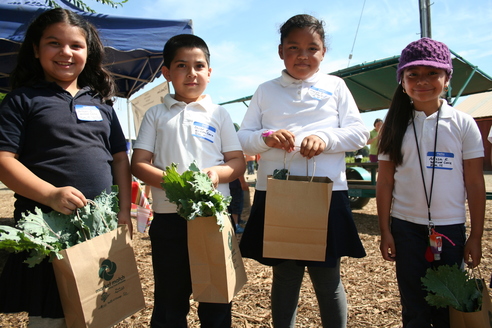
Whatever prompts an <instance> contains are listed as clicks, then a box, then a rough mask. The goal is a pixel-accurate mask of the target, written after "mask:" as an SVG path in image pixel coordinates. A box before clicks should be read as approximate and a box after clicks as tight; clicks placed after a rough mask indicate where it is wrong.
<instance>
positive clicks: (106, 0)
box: [45, 0, 128, 14]
mask: <svg viewBox="0 0 492 328" xmlns="http://www.w3.org/2000/svg"><path fill="white" fill-rule="evenodd" d="M45 1H46V4H47V5H48V6H49V7H53V8H57V7H59V6H58V4H57V3H56V2H55V1H54V0H45ZM96 1H97V2H100V3H102V4H103V5H108V6H111V7H113V8H118V6H123V4H124V3H125V2H128V0H122V1H121V2H118V1H113V0H96ZM68 2H70V3H71V4H73V5H74V6H76V7H77V8H79V9H80V10H83V11H86V12H90V13H93V14H95V13H96V12H95V11H94V10H93V9H92V8H90V7H89V6H88V5H86V4H85V2H84V1H81V0H68Z"/></svg>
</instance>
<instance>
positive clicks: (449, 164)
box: [426, 151, 454, 170]
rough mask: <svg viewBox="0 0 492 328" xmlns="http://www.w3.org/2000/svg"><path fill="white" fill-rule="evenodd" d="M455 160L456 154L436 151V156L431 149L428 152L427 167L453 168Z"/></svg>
mask: <svg viewBox="0 0 492 328" xmlns="http://www.w3.org/2000/svg"><path fill="white" fill-rule="evenodd" d="M453 162H454V154H453V153H445V152H436V155H435V156H434V152H433V151H430V152H428V153H427V165H426V166H427V168H428V169H431V168H432V167H434V168H436V169H440V170H452V169H453Z"/></svg>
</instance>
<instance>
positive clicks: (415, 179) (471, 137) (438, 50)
mask: <svg viewBox="0 0 492 328" xmlns="http://www.w3.org/2000/svg"><path fill="white" fill-rule="evenodd" d="M452 72H453V66H452V60H451V53H450V51H449V49H448V47H447V46H446V45H445V44H444V43H442V42H438V41H436V40H432V39H430V38H421V39H420V40H417V41H414V42H412V43H410V44H409V45H408V46H407V47H406V48H405V49H403V51H402V53H401V56H400V61H399V64H398V69H397V79H398V82H399V85H398V87H397V89H396V91H395V94H394V96H393V100H392V103H391V106H390V108H389V111H388V114H387V116H386V118H385V122H384V124H383V127H382V131H381V135H380V141H379V156H378V158H379V173H378V180H377V190H376V200H377V208H378V216H379V226H380V230H381V245H380V250H381V254H382V256H383V258H384V259H385V260H388V261H395V262H396V275H397V280H398V286H399V290H400V296H401V303H402V320H403V327H405V328H413V327H418V328H428V327H449V314H448V310H447V308H439V309H437V308H435V307H431V306H429V305H428V304H427V301H426V300H425V296H426V295H427V291H425V290H424V289H423V287H422V282H421V278H422V277H423V276H425V274H426V270H427V269H428V268H436V267H438V266H441V265H454V264H457V265H458V266H460V267H462V268H463V267H464V265H467V266H468V267H476V266H477V265H478V264H479V263H480V259H481V257H482V247H481V239H482V234H483V223H484V215H485V183H484V178H483V172H482V165H483V164H482V163H483V156H484V150H483V144H482V138H481V135H480V131H479V129H478V127H477V124H476V123H475V121H474V120H473V118H472V117H471V116H469V115H467V114H464V113H463V112H460V111H457V110H455V109H454V108H452V107H451V106H450V105H449V104H448V103H447V101H446V100H445V99H443V98H442V96H443V95H444V94H445V93H447V92H448V91H449V88H450V79H451V75H452ZM466 200H468V208H469V212H470V232H469V235H468V236H466V233H465V232H466V229H465V221H466V207H465V203H466Z"/></svg>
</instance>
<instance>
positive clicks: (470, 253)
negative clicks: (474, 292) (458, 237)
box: [464, 237, 482, 268]
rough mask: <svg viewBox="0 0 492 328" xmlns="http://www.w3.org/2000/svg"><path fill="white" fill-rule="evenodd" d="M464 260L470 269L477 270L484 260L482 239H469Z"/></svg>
mask: <svg viewBox="0 0 492 328" xmlns="http://www.w3.org/2000/svg"><path fill="white" fill-rule="evenodd" d="M464 260H465V263H466V265H467V266H468V267H469V268H475V267H476V266H477V265H479V264H480V261H481V260H482V240H481V238H473V237H469V238H468V240H467V241H466V244H465V252H464Z"/></svg>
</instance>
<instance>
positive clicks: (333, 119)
mask: <svg viewBox="0 0 492 328" xmlns="http://www.w3.org/2000/svg"><path fill="white" fill-rule="evenodd" d="M279 129H287V130H289V131H291V132H292V133H293V134H294V135H295V145H296V146H300V145H301V142H302V140H303V139H304V138H305V137H306V136H309V135H313V134H314V135H317V136H318V137H320V138H321V139H322V140H323V141H324V142H325V144H326V148H325V150H324V152H323V153H322V154H320V155H318V156H316V157H315V161H316V168H315V176H322V177H329V178H330V179H331V180H333V190H347V179H346V177H345V152H347V151H355V150H358V149H360V148H362V147H364V146H365V145H366V142H367V139H368V137H369V131H368V130H367V128H366V127H365V125H364V123H363V121H362V118H361V116H360V113H359V110H358V108H357V105H356V104H355V101H354V98H353V97H352V94H351V93H350V91H349V89H348V88H347V86H346V84H345V82H344V81H343V80H342V79H341V78H339V77H337V76H332V75H327V74H323V73H319V72H318V73H316V74H314V75H313V76H311V77H310V78H308V79H306V80H297V79H294V78H293V77H291V76H290V75H289V74H287V72H286V71H285V70H284V71H283V72H282V76H280V77H278V78H276V79H274V80H271V81H267V82H265V83H263V84H261V85H260V86H259V87H258V89H257V90H256V92H255V94H254V95H253V98H252V99H251V102H250V105H249V107H248V110H247V112H246V115H245V117H244V119H243V122H242V124H241V129H240V130H239V132H238V135H239V140H240V141H241V145H242V146H243V150H244V152H245V153H246V154H248V155H256V154H260V155H261V158H260V162H259V165H258V172H257V182H256V189H257V190H266V184H267V176H268V175H271V174H273V171H274V170H275V169H282V168H283V166H284V155H285V151H283V150H281V149H277V148H270V147H268V146H267V145H266V144H265V142H264V140H263V138H262V137H261V134H262V133H263V132H265V131H267V130H275V131H276V130H279ZM293 156H294V157H293ZM286 161H287V162H288V163H287V164H286V165H287V166H289V165H290V167H289V168H290V172H291V174H293V175H306V159H304V158H303V157H302V156H300V155H297V156H296V155H294V153H291V154H287V155H286ZM290 161H292V163H291V164H290V163H289V162H290ZM307 168H308V173H307V174H308V175H312V172H313V163H312V160H311V161H310V163H308V164H307Z"/></svg>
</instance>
